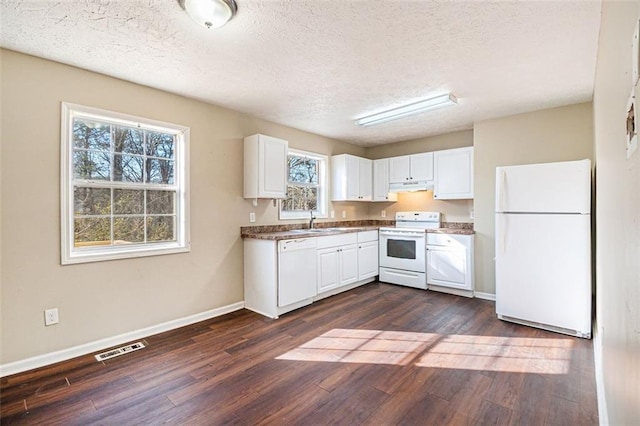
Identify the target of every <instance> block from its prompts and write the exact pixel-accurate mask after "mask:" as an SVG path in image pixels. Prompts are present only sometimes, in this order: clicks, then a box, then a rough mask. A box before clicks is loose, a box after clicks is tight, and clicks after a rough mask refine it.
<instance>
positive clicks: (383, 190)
mask: <svg viewBox="0 0 640 426" xmlns="http://www.w3.org/2000/svg"><path fill="white" fill-rule="evenodd" d="M397 200H398V195H397V194H396V193H390V192H389V159H388V158H382V159H380V160H373V201H397Z"/></svg>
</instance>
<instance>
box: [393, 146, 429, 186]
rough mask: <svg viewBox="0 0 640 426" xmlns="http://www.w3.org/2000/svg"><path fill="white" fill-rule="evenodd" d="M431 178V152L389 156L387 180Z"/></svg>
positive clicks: (398, 181)
mask: <svg viewBox="0 0 640 426" xmlns="http://www.w3.org/2000/svg"><path fill="white" fill-rule="evenodd" d="M431 180H433V152H423V153H421V154H412V155H403V156H400V157H391V158H389V182H390V183H403V182H413V181H431Z"/></svg>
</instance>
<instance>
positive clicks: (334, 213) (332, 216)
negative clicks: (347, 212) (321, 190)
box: [331, 210, 336, 219]
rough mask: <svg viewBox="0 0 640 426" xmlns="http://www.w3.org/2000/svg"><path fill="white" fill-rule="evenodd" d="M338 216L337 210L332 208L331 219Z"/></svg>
mask: <svg viewBox="0 0 640 426" xmlns="http://www.w3.org/2000/svg"><path fill="white" fill-rule="evenodd" d="M335 217H336V212H335V211H334V210H331V219H333V218H335Z"/></svg>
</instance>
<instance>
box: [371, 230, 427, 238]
mask: <svg viewBox="0 0 640 426" xmlns="http://www.w3.org/2000/svg"><path fill="white" fill-rule="evenodd" d="M380 235H385V236H386V235H393V236H396V237H424V236H425V233H424V232H397V231H396V232H393V231H380Z"/></svg>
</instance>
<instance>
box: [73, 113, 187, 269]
mask: <svg viewBox="0 0 640 426" xmlns="http://www.w3.org/2000/svg"><path fill="white" fill-rule="evenodd" d="M77 117H80V118H83V119H88V120H95V121H97V122H100V123H108V124H115V125H120V126H126V127H137V128H141V129H144V130H149V131H158V132H162V133H170V134H173V135H175V148H174V159H173V161H174V166H173V167H174V170H173V171H174V173H173V179H174V183H173V184H172V185H160V184H148V183H145V182H142V183H130V184H129V183H124V182H116V183H115V185H114V182H113V181H111V180H110V181H106V182H104V181H98V180H96V181H91V180H87V181H82V182H81V183H82V186H85V187H98V188H121V189H143V188H144V189H152V190H163V189H164V190H167V189H169V190H171V191H174V190H175V192H176V196H175V201H174V202H175V217H176V219H175V227H176V228H175V231H176V235H175V237H176V239H175V241H162V242H145V243H137V244H122V245H104V246H100V245H95V246H80V247H76V246H75V238H74V219H75V210H74V184H76V183H78V181H76V179H75V178H74V175H73V172H74V163H73V120H74V118H77ZM60 127H61V136H60V145H61V150H60V153H61V160H60V210H61V214H60V223H61V227H60V231H61V232H60V234H61V241H60V243H61V263H62V265H69V264H76V263H86V262H100V261H106V260H115V259H128V258H138V257H146V256H156V255H164V254H173V253H185V252H189V251H190V249H191V247H190V246H191V238H190V230H189V193H190V192H189V173H188V170H189V137H190V129H189V127H186V126H181V125H177V124H173V123H167V122H162V121H158V120H152V119H148V118H143V117H138V116H134V115H130V114H124V113H119V112H114V111H108V110H104V109H99V108H94V107H88V106H84V105H78V104H73V103H69V102H62V103H61V126H60ZM111 215H112V216H113V213H111ZM112 232H113V230H112Z"/></svg>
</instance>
